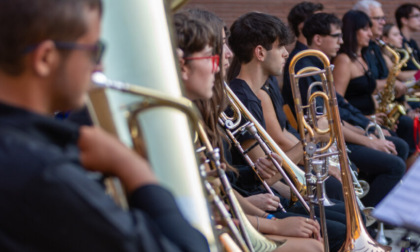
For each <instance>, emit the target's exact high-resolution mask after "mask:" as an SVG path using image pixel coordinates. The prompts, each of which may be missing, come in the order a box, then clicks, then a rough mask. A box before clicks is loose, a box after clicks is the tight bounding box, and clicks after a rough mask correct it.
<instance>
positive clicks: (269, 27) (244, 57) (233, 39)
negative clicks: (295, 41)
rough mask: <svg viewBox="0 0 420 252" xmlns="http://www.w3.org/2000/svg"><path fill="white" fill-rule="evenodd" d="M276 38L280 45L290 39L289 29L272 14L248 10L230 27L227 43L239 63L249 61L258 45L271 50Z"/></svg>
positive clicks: (288, 42) (285, 43) (288, 41)
mask: <svg viewBox="0 0 420 252" xmlns="http://www.w3.org/2000/svg"><path fill="white" fill-rule="evenodd" d="M277 39H278V40H279V43H280V45H287V44H290V43H291V41H292V38H291V35H290V32H289V29H288V28H287V27H286V25H285V24H284V23H283V22H282V21H281V20H280V19H279V18H278V17H276V16H273V15H269V14H265V13H259V12H250V13H247V14H244V15H242V16H241V17H239V18H238V19H237V20H236V21H235V22H234V23H233V24H232V26H231V27H230V37H229V45H230V47H231V49H232V51H233V53H234V54H235V57H236V58H237V59H238V60H239V62H240V63H248V62H250V61H251V60H252V54H253V51H254V49H255V47H257V46H258V45H261V46H263V47H264V48H265V49H266V50H271V49H272V45H273V43H274V42H275V41H276V40H277Z"/></svg>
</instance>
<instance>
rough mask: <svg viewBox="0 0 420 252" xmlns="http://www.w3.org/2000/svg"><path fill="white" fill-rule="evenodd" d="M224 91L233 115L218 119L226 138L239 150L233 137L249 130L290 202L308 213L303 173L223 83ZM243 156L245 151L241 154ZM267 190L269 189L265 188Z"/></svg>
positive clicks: (222, 116)
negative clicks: (283, 183) (280, 178)
mask: <svg viewBox="0 0 420 252" xmlns="http://www.w3.org/2000/svg"><path fill="white" fill-rule="evenodd" d="M224 86H225V90H226V93H227V96H228V99H229V105H230V107H231V108H232V110H233V112H234V115H233V116H232V117H229V116H228V115H226V114H225V113H222V114H221V115H220V117H219V124H220V125H221V126H222V127H223V129H224V130H225V132H226V134H227V135H228V137H229V138H230V139H231V141H232V142H233V143H234V144H235V145H236V146H237V147H239V148H241V147H240V146H239V145H240V144H239V143H238V142H237V141H236V137H235V135H236V134H237V133H240V132H241V131H242V130H250V131H251V134H252V135H253V136H254V137H255V138H256V140H257V142H258V144H259V145H260V147H261V148H262V149H263V151H264V152H265V153H266V155H267V157H269V158H270V160H271V161H272V162H273V164H274V165H275V167H276V168H277V170H278V171H279V172H280V174H281V175H282V176H283V178H284V179H285V181H286V183H287V184H288V185H289V186H290V190H291V191H292V193H293V197H296V199H293V197H292V201H297V200H299V201H300V202H301V204H302V206H303V207H304V208H305V209H306V210H307V211H308V213H309V206H308V204H307V203H306V201H305V200H304V199H303V197H302V195H304V194H305V193H306V185H305V184H304V181H305V179H304V176H303V171H302V170H301V169H300V168H299V167H297V166H296V165H295V164H294V163H293V161H291V160H290V159H289V158H288V157H287V155H286V154H285V153H284V152H283V151H282V150H281V149H280V147H279V146H278V145H277V144H276V142H275V141H274V140H273V139H272V138H271V136H270V135H268V133H267V132H266V131H265V129H264V128H263V127H262V126H261V125H260V124H259V122H258V121H257V120H256V119H255V118H254V116H253V115H252V114H251V113H250V112H249V111H248V109H247V108H246V107H245V106H244V105H243V104H242V102H241V101H240V100H239V98H238V97H236V95H235V93H234V92H233V91H232V90H231V89H230V87H229V86H228V85H227V84H226V83H225V85H224ZM243 118H244V119H245V120H246V122H247V123H245V124H244V125H243V126H242V127H240V126H239V125H240V123H241V121H242V119H243ZM242 153H243V154H244V153H246V151H243V152H242ZM272 153H276V154H277V155H279V156H280V157H281V158H282V160H283V163H282V166H280V164H278V163H277V161H276V160H275V159H274V158H273V157H272ZM248 161H249V163H250V165H251V167H253V163H252V160H248ZM266 189H267V190H270V188H269V187H268V186H267V187H266Z"/></svg>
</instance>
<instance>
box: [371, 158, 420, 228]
mask: <svg viewBox="0 0 420 252" xmlns="http://www.w3.org/2000/svg"><path fill="white" fill-rule="evenodd" d="M373 216H374V217H375V218H377V219H379V220H382V221H383V222H385V223H389V224H391V225H394V226H397V227H403V228H406V229H409V230H412V231H415V232H417V233H420V159H417V161H416V162H415V163H414V164H413V165H412V167H411V168H410V170H409V171H408V172H407V174H406V175H405V176H404V177H403V179H402V181H401V184H399V185H397V186H396V187H395V188H394V189H393V190H392V191H391V192H390V193H389V194H388V196H387V197H385V199H383V200H382V201H381V202H380V203H379V204H378V206H377V207H376V209H375V211H374V212H373Z"/></svg>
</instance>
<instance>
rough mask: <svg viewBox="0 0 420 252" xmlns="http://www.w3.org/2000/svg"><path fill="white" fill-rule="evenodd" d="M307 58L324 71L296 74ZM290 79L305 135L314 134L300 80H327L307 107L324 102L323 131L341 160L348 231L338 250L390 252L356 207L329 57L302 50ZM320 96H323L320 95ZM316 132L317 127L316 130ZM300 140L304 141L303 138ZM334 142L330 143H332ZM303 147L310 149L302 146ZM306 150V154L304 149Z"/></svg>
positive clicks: (291, 66)
mask: <svg viewBox="0 0 420 252" xmlns="http://www.w3.org/2000/svg"><path fill="white" fill-rule="evenodd" d="M306 56H315V57H317V58H319V59H320V60H321V62H322V63H323V64H324V69H323V70H319V71H309V72H306V73H300V74H295V66H296V63H297V62H298V61H299V60H300V59H302V58H303V57H306ZM289 72H290V77H291V80H292V90H293V96H294V101H295V107H296V113H297V117H298V121H299V128H300V133H301V134H302V133H304V130H305V129H307V130H308V132H309V133H311V132H313V129H311V128H309V127H308V125H307V123H306V122H305V121H304V117H303V111H302V110H303V106H302V100H301V96H300V91H299V83H298V80H299V78H303V77H308V76H313V75H319V74H325V77H326V81H323V89H324V91H325V93H324V92H321V91H317V92H315V93H314V94H312V95H311V97H310V98H309V101H310V102H309V104H310V103H311V101H312V100H313V99H315V98H316V97H317V96H318V95H319V96H320V97H321V98H322V99H324V101H325V102H327V103H326V104H328V105H326V106H325V108H326V111H327V117H328V119H329V128H328V130H326V131H327V132H330V136H331V138H333V139H334V140H335V141H336V143H337V155H338V157H339V161H340V167H341V177H342V183H343V194H344V203H345V209H346V222H347V232H346V239H345V242H344V244H343V245H342V247H341V249H340V251H390V250H391V248H390V247H385V246H382V245H380V244H378V243H377V242H376V241H375V240H374V239H372V237H370V235H369V234H368V232H367V231H366V228H365V226H364V224H363V221H362V218H361V215H360V210H359V208H358V206H357V204H356V194H355V191H354V188H353V182H352V178H351V175H350V166H349V163H348V157H347V152H346V146H345V142H344V137H343V133H342V129H341V124H340V122H341V120H340V115H339V111H338V106H337V98H336V91H335V87H334V83H333V77H332V66H331V65H330V62H329V59H328V57H327V56H326V55H325V54H324V53H322V52H321V51H318V50H305V51H302V52H300V53H298V54H297V55H296V56H295V57H294V58H293V59H292V61H291V63H290V67H289ZM321 93H322V94H321ZM315 130H316V128H315ZM302 139H305V138H304V137H303V138H302ZM333 139H331V140H330V142H333ZM305 146H310V145H307V144H306V143H305ZM315 148H316V147H315ZM305 151H309V148H307V149H306V150H305ZM312 151H313V150H312ZM322 151H323V150H322V149H315V151H314V153H313V155H312V158H315V157H317V156H316V155H322V154H321V153H322ZM310 161H311V160H309V159H306V158H305V162H306V163H309V162H310Z"/></svg>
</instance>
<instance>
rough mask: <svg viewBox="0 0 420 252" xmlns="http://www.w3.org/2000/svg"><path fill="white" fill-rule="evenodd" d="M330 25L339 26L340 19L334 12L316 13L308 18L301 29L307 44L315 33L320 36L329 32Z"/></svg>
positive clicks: (310, 42) (309, 43)
mask: <svg viewBox="0 0 420 252" xmlns="http://www.w3.org/2000/svg"><path fill="white" fill-rule="evenodd" d="M331 25H336V26H337V27H340V28H341V20H340V19H339V18H338V17H337V16H335V15H334V14H329V13H317V14H314V15H312V16H311V17H310V18H308V19H307V20H306V21H305V24H304V25H303V29H302V33H303V35H304V36H305V38H306V40H307V42H308V45H311V44H312V40H313V38H314V36H315V35H316V34H318V35H322V36H325V35H329V34H331Z"/></svg>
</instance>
